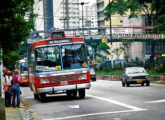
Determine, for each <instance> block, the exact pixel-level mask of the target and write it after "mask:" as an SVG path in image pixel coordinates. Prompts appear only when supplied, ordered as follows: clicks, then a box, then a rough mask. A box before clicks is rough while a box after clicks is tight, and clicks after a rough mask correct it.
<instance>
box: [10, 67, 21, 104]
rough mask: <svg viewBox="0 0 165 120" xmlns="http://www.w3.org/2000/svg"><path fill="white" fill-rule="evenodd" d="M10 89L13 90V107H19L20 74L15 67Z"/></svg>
mask: <svg viewBox="0 0 165 120" xmlns="http://www.w3.org/2000/svg"><path fill="white" fill-rule="evenodd" d="M11 83H12V91H13V100H12V106H13V107H20V102H21V97H20V75H19V71H18V70H17V69H16V70H15V71H14V75H13V76H12V82H11ZM15 97H17V104H16V105H15V99H16V98H15Z"/></svg>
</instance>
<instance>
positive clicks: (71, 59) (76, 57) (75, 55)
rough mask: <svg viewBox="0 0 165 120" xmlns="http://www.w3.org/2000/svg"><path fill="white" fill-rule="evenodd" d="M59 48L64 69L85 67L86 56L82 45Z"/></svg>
mask: <svg viewBox="0 0 165 120" xmlns="http://www.w3.org/2000/svg"><path fill="white" fill-rule="evenodd" d="M61 48H62V60H63V67H64V69H76V68H82V67H87V55H86V52H85V45H84V44H69V45H62V47H61Z"/></svg>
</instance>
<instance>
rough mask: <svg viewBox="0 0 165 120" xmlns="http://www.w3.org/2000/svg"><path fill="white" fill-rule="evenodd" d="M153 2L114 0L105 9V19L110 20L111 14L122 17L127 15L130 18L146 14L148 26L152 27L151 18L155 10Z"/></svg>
mask: <svg viewBox="0 0 165 120" xmlns="http://www.w3.org/2000/svg"><path fill="white" fill-rule="evenodd" d="M151 3H152V0H112V1H111V2H110V4H108V5H107V7H106V8H105V12H104V14H105V16H106V17H105V19H106V20H108V19H109V16H110V14H111V15H114V14H119V15H121V16H123V15H127V14H128V12H130V14H129V18H132V17H137V16H138V14H139V12H142V11H143V12H144V13H145V15H146V16H147V17H148V19H149V22H148V24H149V25H151V16H152V15H153V8H152V6H151Z"/></svg>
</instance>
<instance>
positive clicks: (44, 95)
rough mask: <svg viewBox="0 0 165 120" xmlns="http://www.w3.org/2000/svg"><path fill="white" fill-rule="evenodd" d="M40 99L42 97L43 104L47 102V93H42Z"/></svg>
mask: <svg viewBox="0 0 165 120" xmlns="http://www.w3.org/2000/svg"><path fill="white" fill-rule="evenodd" d="M39 97H40V100H41V101H42V102H45V101H46V93H40V94H39Z"/></svg>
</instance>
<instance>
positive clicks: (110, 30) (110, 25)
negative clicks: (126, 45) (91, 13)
mask: <svg viewBox="0 0 165 120" xmlns="http://www.w3.org/2000/svg"><path fill="white" fill-rule="evenodd" d="M109 33H110V34H109V38H110V40H112V22H111V2H110V0H109ZM112 47H113V46H112V42H111V51H113V48H112ZM111 65H112V68H113V53H111Z"/></svg>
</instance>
